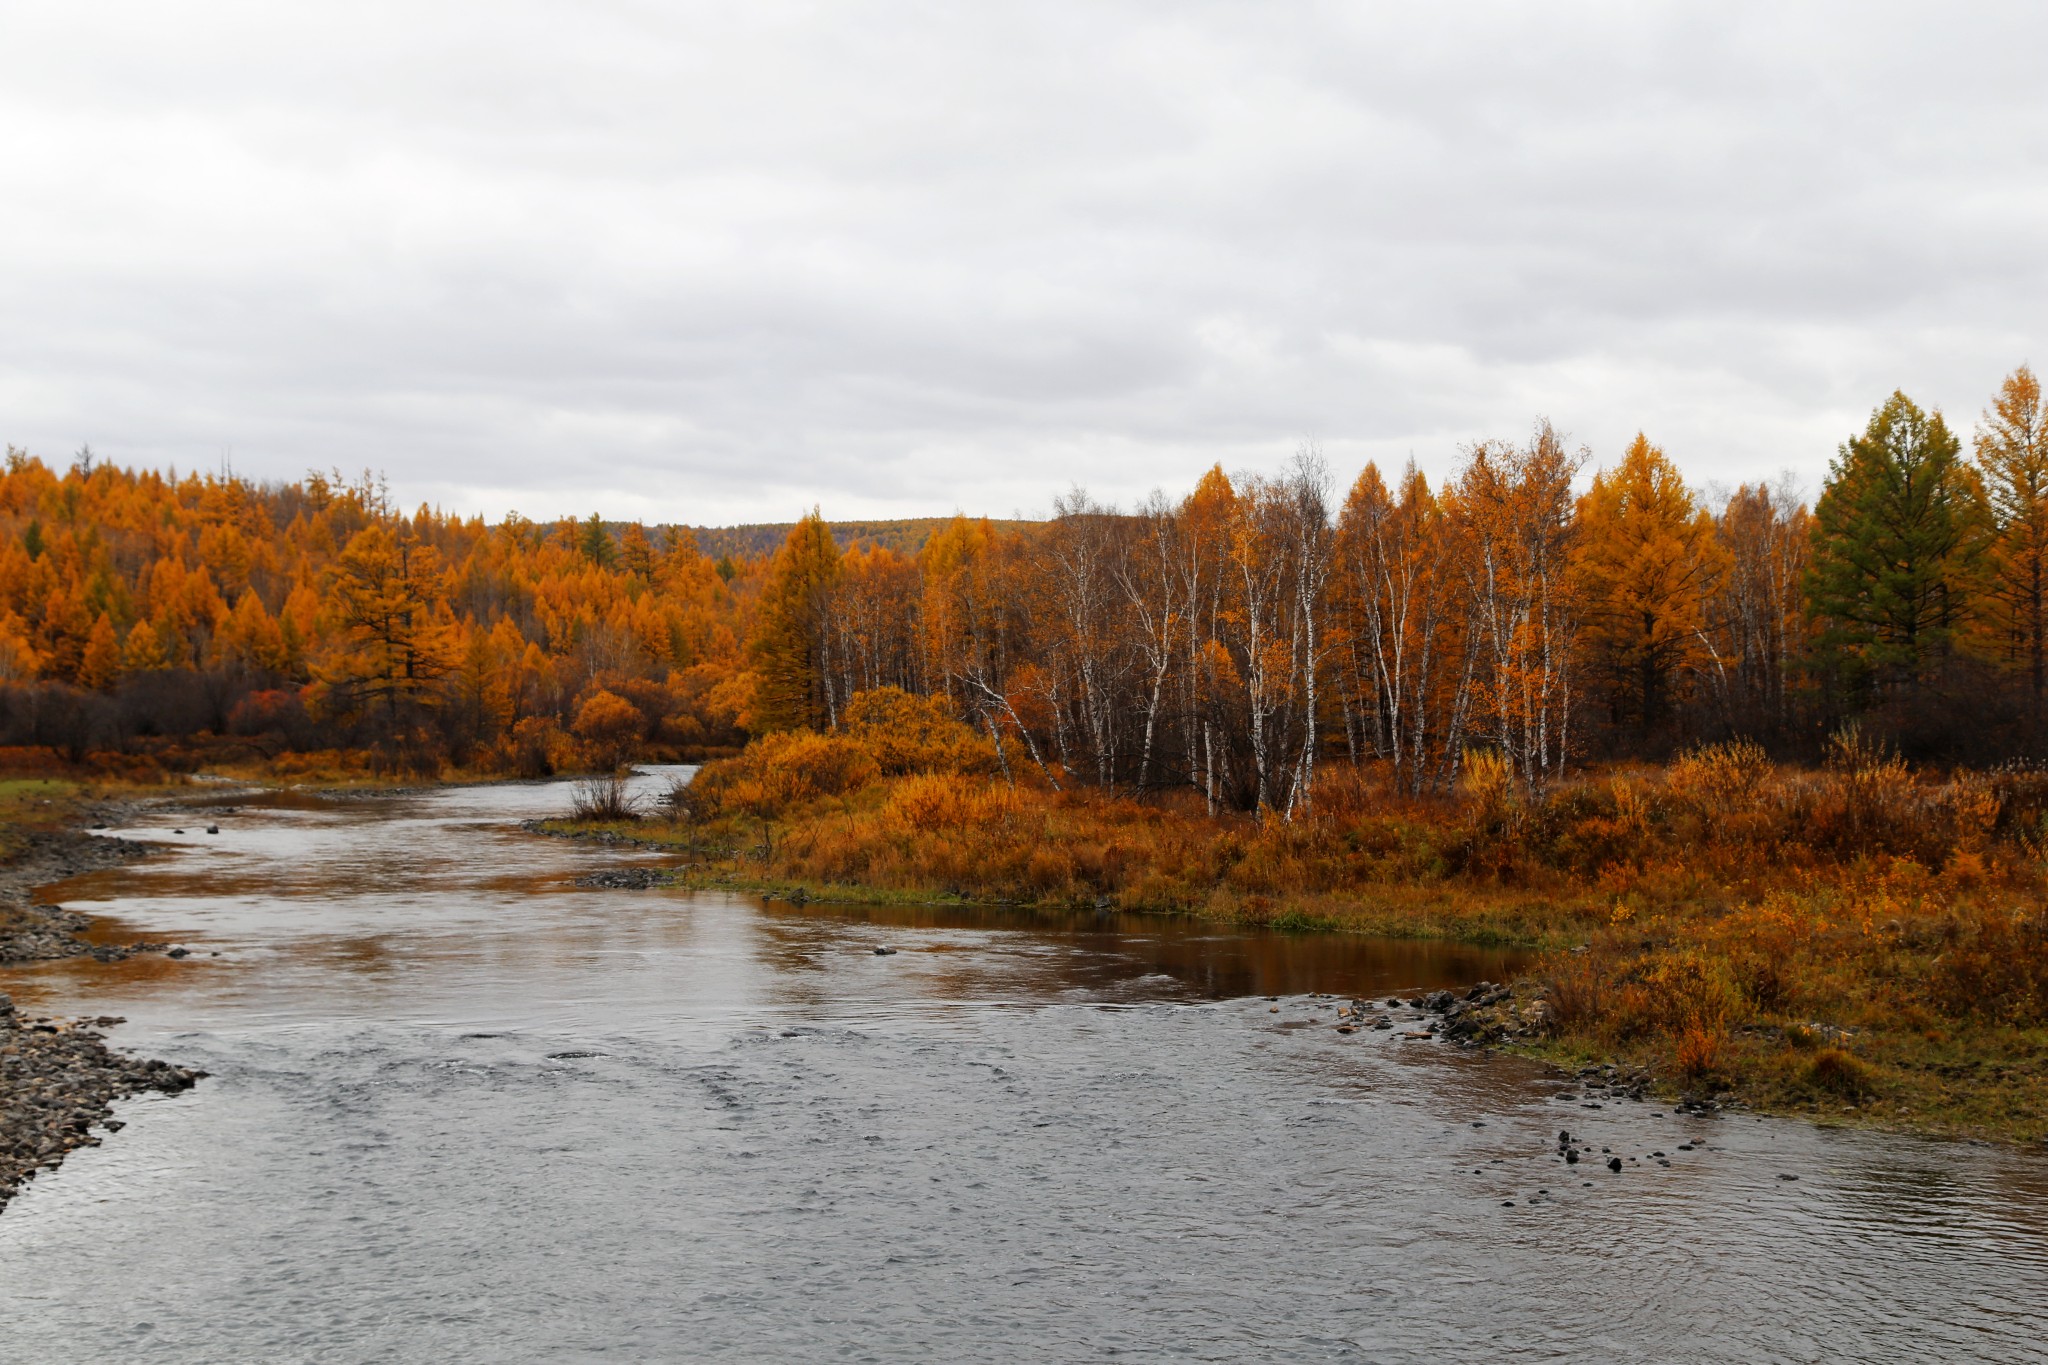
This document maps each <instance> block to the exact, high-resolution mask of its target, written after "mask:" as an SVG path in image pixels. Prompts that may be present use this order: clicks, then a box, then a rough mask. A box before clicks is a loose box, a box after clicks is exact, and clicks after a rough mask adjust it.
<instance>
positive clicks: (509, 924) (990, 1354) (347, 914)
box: [0, 774, 2048, 1362]
mask: <svg viewBox="0 0 2048 1365" xmlns="http://www.w3.org/2000/svg"><path fill="white" fill-rule="evenodd" d="M641 780H642V781H644V782H647V783H649V784H656V783H659V782H661V781H663V780H664V775H662V774H649V775H648V776H647V777H645V778H643V779H641ZM567 806H568V790H567V787H566V786H565V785H564V784H541V785H512V786H498V787H469V788H453V789H442V790H435V791H430V792H422V793H414V794H388V795H378V796H368V797H362V798H357V799H348V800H335V799H325V798H313V797H301V796H273V797H268V798H262V799H252V798H250V797H248V796H247V795H246V794H242V795H229V796H224V797H222V798H221V799H220V801H219V802H218V803H217V804H216V805H215V806H213V807H212V808H211V809H209V810H208V811H206V812H193V811H190V810H164V811H161V812H157V813H153V814H151V815H150V816H148V817H147V818H146V819H144V820H142V821H141V822H140V825H141V827H138V828H133V829H125V830H115V831H110V832H111V833H115V834H121V835H125V836H127V837H130V838H136V839H147V840H152V841H155V842H159V843H161V844H164V845H166V846H167V851H166V852H165V853H164V854H163V855H162V856H159V857H156V858H153V859H149V860H146V861H143V862H140V863H135V864H131V865H126V866H122V867H119V868H115V869H111V870H106V871H101V872H95V873H92V874H89V875H88V876H85V877H82V878H79V879H77V880H75V881H73V882H71V883H68V884H65V885H63V886H61V887H59V888H57V889H56V891H55V892H54V894H56V895H57V896H59V897H61V898H62V899H63V900H64V902H65V903H66V904H69V905H74V906H77V907H79V908H82V909H85V910H88V911H91V912H92V913H94V914H95V915H97V916H99V917H100V918H99V920H98V922H97V927H96V928H95V930H94V933H95V934H97V935H99V936H101V937H103V938H104V939H105V940H107V941H109V942H125V941H129V940H132V939H136V938H148V939H152V940H170V941H174V942H178V943H180V944H183V945H184V946H187V947H189V948H190V949H192V950H193V951H192V955H191V956H189V957H186V958H183V959H179V960H172V959H169V958H166V957H163V956H158V955H148V956H138V957H135V958H132V959H130V960H127V961H122V962H112V963H99V962H94V961H92V960H90V959H73V960H70V961H65V962H58V963H48V964H40V965H36V966H33V967H23V968H17V969H10V970H8V971H6V972H5V973H0V989H4V990H6V991H7V992H9V993H10V994H12V995H13V997H14V998H15V1000H16V1001H17V1003H18V1004H19V1005H20V1006H21V1007H22V1008H24V1009H30V1010H35V1011H38V1012H45V1013H55V1014H92V1015H100V1014H120V1015H126V1016H127V1017H128V1019H129V1021H130V1022H129V1023H128V1024H126V1025H125V1026H123V1027H121V1028H119V1029H116V1030H115V1031H114V1033H113V1039H114V1041H115V1042H116V1043H117V1044H119V1045H122V1046H125V1047H129V1048H132V1049H135V1050H138V1051H141V1052H144V1053H147V1054H148V1055H150V1056H157V1057H163V1058H166V1059H169V1060H171V1061H173V1062H175V1063H176V1064H178V1065H180V1066H188V1067H196V1068H200V1069H203V1070H205V1071H206V1072H208V1073H210V1079H208V1080H206V1081H205V1082H203V1083H202V1084H201V1085H200V1086H199V1087H198V1088H196V1089H194V1090H192V1091H189V1092H186V1093H184V1094H180V1095H175V1096H146V1097H141V1098H137V1099H134V1100H130V1101H126V1102H124V1103H123V1104H122V1106H121V1107H120V1117H121V1118H122V1119H123V1120H125V1121H126V1127H125V1128H124V1129H123V1130H122V1131H121V1132H120V1133H119V1134H118V1136H115V1137H112V1138H110V1139H109V1140H108V1141H107V1142H106V1143H105V1144H104V1145H102V1146H100V1147H98V1148H94V1149H89V1150H85V1151H81V1152H78V1153H75V1154H74V1155H72V1156H71V1157H70V1158H69V1159H68V1160H67V1161H66V1163H65V1164H64V1165H63V1167H62V1168H61V1169H60V1170H58V1171H56V1172H54V1173H46V1174H45V1175H43V1176H42V1177H41V1178H39V1179H38V1180H37V1181H35V1182H34V1183H33V1184H32V1185H30V1186H29V1187H28V1188H27V1190H26V1191H25V1192H24V1193H23V1195H22V1196H21V1197H20V1198H18V1199H17V1200H16V1201H15V1203H14V1204H13V1205H12V1206H10V1207H9V1208H8V1210H7V1211H6V1213H5V1215H4V1216H0V1267H4V1272H0V1359H7V1360H23V1361H30V1360H35V1361H60V1360H61V1361H70V1360H123V1361H159V1360H161V1361H221V1360H234V1359H248V1360H266V1361H280V1360H314V1359H317V1360H322V1361H329V1360H342V1361H354V1360H362V1361H369V1360H443V1359H478V1360H481V1359H490V1360H500V1361H506V1360H513V1361H516V1360H537V1361H538V1360H547V1361H560V1360H579V1359H585V1358H592V1357H597V1356H600V1355H602V1356H605V1357H607V1358H625V1359H650V1358H654V1359H661V1358H666V1359H699V1358H722V1359H760V1360H789V1359H801V1358H810V1359H835V1360H837V1359H846V1360H890V1359H906V1358H911V1359H933V1360H1006V1361H1007V1360H1019V1359H1049V1360H1067V1359H1073V1360H1096V1359H1101V1358H1105V1357H1108V1356H1111V1355H1116V1356H1119V1357H1123V1358H1133V1359H1162V1360H1187V1359H1218V1360H1225V1359H1228V1360H1239V1359H1250V1358H1274V1359H1283V1358H1284V1359H1303V1360H1318V1359H1321V1360H1358V1361H1366V1360H1415V1359H1424V1358H1429V1359H1442V1358H1451V1359H1457V1358H1461V1357H1463V1356H1465V1355H1468V1354H1473V1353H1483V1354H1484V1356H1485V1357H1486V1358H1488V1359H1503V1358H1505V1359H1545V1358H1556V1359H1599V1358H1606V1359H1617V1360H1687V1361H1721V1360H1726V1361H1743V1362H1754V1361H1766V1360H1799V1361H1809V1360H1810V1361H1831V1362H1832V1361H1851V1360H1871V1361H1877V1360H1883V1361H1896V1360H1908V1359H1913V1360H1985V1361H2018V1360H2023V1359H2030V1358H2031V1359H2039V1358H2041V1356H2042V1352H2043V1349H2044V1348H2043V1330H2044V1327H2048V1162H2044V1161H2043V1160H2041V1159H2040V1158H2038V1157H2032V1156H2028V1155H2022V1154H2016V1153H2011V1152H2007V1151H2001V1150H1997V1149H1993V1148H1988V1147H1980V1146H1971V1145H1964V1144H1945V1143H1936V1142H1928V1141H1919V1140H1908V1139H1900V1138H1892V1137H1884V1136H1876V1135H1870V1134H1862V1133H1856V1132H1850V1131H1843V1130H1825V1129H1818V1128H1814V1127H1811V1126H1808V1125H1804V1124H1801V1123H1797V1122H1789V1121H1776V1120H1772V1121H1760V1120H1758V1119H1755V1118H1753V1117H1748V1116H1740V1115H1723V1116H1699V1115H1690V1114H1679V1113H1676V1112H1673V1111H1671V1110H1669V1109H1667V1108H1666V1107H1664V1106H1662V1105H1659V1104H1657V1103H1656V1102H1654V1101H1645V1102H1633V1101H1629V1100H1626V1099H1621V1098H1613V1097H1611V1096H1610V1092H1608V1091H1607V1090H1605V1089H1603V1088H1596V1087H1594V1086H1592V1085H1590V1084H1589V1083H1588V1082H1587V1080H1585V1079H1581V1078H1570V1077H1562V1076H1558V1075H1556V1074H1554V1073H1546V1072H1544V1071H1542V1070H1541V1069H1539V1068H1537V1067H1535V1066H1534V1065H1532V1064H1529V1063H1527V1062H1523V1061H1520V1060H1516V1059H1513V1058H1508V1057H1501V1056H1493V1055H1487V1054H1483V1053H1477V1052H1467V1051H1462V1050H1459V1049H1457V1048H1455V1047H1452V1046H1450V1045H1447V1044H1444V1043H1441V1042H1438V1041H1436V1040H1434V1039H1429V1038H1411V1037H1407V1036H1405V1035H1407V1034H1409V1033H1411V1032H1419V1031H1420V1027H1419V1024H1420V1018H1421V1014H1420V1012H1419V1011H1416V1010H1413V1009H1411V1008H1409V1007H1407V1006H1405V1005H1403V1006H1401V1007H1399V1008H1396V1009H1393V1010H1387V1009H1386V1007H1385V1005H1384V1002H1385V1001H1386V1000H1387V999H1388V998H1390V997H1399V998H1401V999H1403V1000H1406V999H1410V998H1413V997H1414V996H1415V995H1417V994H1418V993H1419V992H1421V991H1423V990H1425V989H1430V988H1437V987H1443V986H1459V987H1463V986H1466V985H1469V984H1471V983H1473V982H1475V981H1478V980H1481V979H1487V978H1492V979H1498V978H1499V977H1500V976H1502V975H1503V974H1504V973H1506V972H1507V971H1508V970H1509V969H1510V968H1511V967H1512V966H1513V963H1512V962H1510V961H1509V960H1507V959H1506V958H1504V957H1503V956H1501V955H1499V954H1490V953H1485V952H1480V951H1475V950H1471V949H1461V948H1452V947H1443V946H1429V945H1419V944H1412V943H1407V944H1404V943H1385V942H1378V941H1374V940H1367V939H1359V938H1346V937H1342V936H1336V935H1327V936H1306V935H1297V936H1290V935H1284V934H1271V933H1256V932H1247V931H1241V930H1233V929H1220V928H1217V927H1215V926H1211V925H1199V924H1194V923H1190V922H1181V921H1173V920H1164V919H1137V918H1127V917H1120V916H1097V915H1093V914H1082V915H1077V916H1074V917H1072V918H1060V917H1047V916H1025V915H1022V914H1018V913H1012V912H1002V911H994V910H987V911H974V910H962V909H942V908H924V907H913V908H902V909H886V910H876V909H861V910H851V909H845V908H835V907H831V906H821V905H817V904H815V903H814V904H811V905H808V906H804V907H793V906H790V905H787V904H785V903H777V902H771V903H765V904H764V903H762V902H760V901H757V900H755V899H753V898H751V897H747V896H741V895H724V894H704V893H692V892H686V891H679V890H647V891H630V890H625V891H621V890H600V889H590V888H585V887H579V886H578V885H577V884H576V882H577V879H578V878H579V877H582V876H586V875H587V874H589V873H591V872H594V871H599V870H603V869H605V868H607V867H613V868H615V867H617V866H619V865H620V863H621V862H622V861H623V862H630V861H631V860H633V859H634V858H636V857H639V856H642V855H636V854H631V853H621V852H616V851H611V850H605V849H599V848H594V847H591V846H588V845H583V844H577V843H573V842H570V841H565V840H557V839H547V838H540V837H536V836H534V835H531V834H527V833H524V832H521V831H520V830H519V828H518V822H519V821H520V820H522V819H525V818H530V817H533V816H539V815H551V814H557V813H560V812H562V811H563V810H565V809H566V808H567ZM209 823H211V824H215V825H217V826H218V829H219V833H218V834H207V833H205V832H204V829H205V825H206V824H209ZM179 829H182V830H183V831H184V832H183V833H182V834H180V833H176V832H174V831H175V830H179ZM878 948H890V949H895V950H896V951H895V952H893V953H888V954H881V953H877V951H876V950H877V949H878ZM216 953H217V954H218V956H214V954H216ZM1269 997H1271V998H1269ZM1354 997H1358V998H1367V999H1374V1000H1378V1001H1381V1002H1382V1004H1381V1008H1380V1011H1379V1012H1382V1013H1390V1014H1392V1015H1393V1016H1394V1018H1395V1021H1396V1026H1395V1027H1393V1028H1388V1029H1373V1028H1370V1027H1368V1028H1364V1029H1360V1030H1356V1031H1353V1032H1339V1031H1338V1029H1337V1027H1336V1024H1337V1022H1338V1020H1337V1009H1338V1007H1339V1006H1340V1005H1342V1004H1344V1003H1345V1002H1348V1001H1349V1000H1351V999H1352V998H1354ZM1561 1131H1562V1132H1569V1133H1570V1134H1571V1143H1570V1145H1571V1147H1572V1148H1573V1150H1574V1151H1575V1152H1579V1153H1582V1154H1583V1159H1581V1160H1580V1161H1578V1162H1576V1163H1567V1162H1566V1161H1565V1160H1564V1159H1563V1158H1562V1156H1561V1155H1560V1149H1559V1134H1560V1132H1561ZM1614 1158H1619V1160H1620V1164H1621V1169H1620V1170H1619V1171H1618V1172H1617V1171H1613V1170H1611V1169H1609V1165H1608V1163H1609V1162H1610V1161H1611V1160H1612V1159H1614ZM1787 1177H1796V1178H1787Z"/></svg>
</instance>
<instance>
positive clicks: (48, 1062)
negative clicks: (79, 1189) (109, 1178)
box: [0, 995, 206, 1208]
mask: <svg viewBox="0 0 2048 1365" xmlns="http://www.w3.org/2000/svg"><path fill="white" fill-rule="evenodd" d="M120 1022H121V1021H120V1020H119V1019H116V1018H112V1017H107V1016H103V1017H101V1018H98V1019H79V1020H62V1019H41V1018H31V1017H28V1016H26V1015H23V1014H21V1013H20V1012H19V1011H17V1010H16V1009H15V1008H14V1002H13V1001H12V1000H10V999H9V998H8V997H7V996H5V995H0V1208H4V1207H6V1205H7V1201H8V1200H9V1199H11V1198H13V1197H14V1195H15V1193H16V1192H17V1191H19V1190H20V1188H21V1186H22V1185H23V1184H24V1183H26V1182H27V1181H28V1180H30V1179H32V1178H33V1177H34V1176H35V1173H36V1172H37V1171H38V1170H42V1169H44V1168H46V1167H53V1166H55V1165H57V1163H58V1162H60V1161H62V1160H63V1159H64V1155H65V1153H67V1152H69V1151H71V1150H72V1149H74V1148H77V1147H97V1146H98V1145H99V1141H100V1140H99V1139H98V1138H97V1137H94V1136H93V1134H92V1131H91V1130H92V1127H93V1125H94V1124H100V1125H101V1126H102V1127H104V1128H105V1129H106V1131H108V1132H113V1131H115V1130H116V1129H118V1128H120V1127H121V1124H120V1121H119V1120H117V1119H114V1118H112V1117H111V1115H112V1113H113V1110H112V1105H113V1102H114V1101H115V1100H117V1099H121V1098H123V1097H124V1096H128V1095H135V1094H140V1093H141V1092H143V1091H145V1090H160V1091H163V1092H164V1093H166V1094H176V1093H177V1092H179V1091H181V1090H188V1089H190V1088H191V1087H192V1085H193V1083H194V1082H195V1081H197V1080H198V1079H199V1078H200V1077H202V1076H204V1075H205V1074H206V1073H205V1072H203V1071H191V1070H187V1069H186V1068H184V1067H177V1066H172V1065H170V1064H169V1063H168V1062H158V1061H149V1060H145V1059H143V1058H140V1057H127V1056H123V1055H122V1054H120V1053H118V1052H113V1051H110V1050H109V1049H108V1048H107V1045H106V1043H105V1041H104V1040H103V1039H102V1037H101V1035H100V1034H99V1033H98V1032H96V1029H98V1028H108V1027H111V1026H113V1025H114V1024H118V1023H120Z"/></svg>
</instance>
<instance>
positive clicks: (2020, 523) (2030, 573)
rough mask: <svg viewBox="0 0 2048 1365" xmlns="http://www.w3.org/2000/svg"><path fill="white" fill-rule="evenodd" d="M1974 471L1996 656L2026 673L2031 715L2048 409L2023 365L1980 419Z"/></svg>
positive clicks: (2044, 676) (2043, 633)
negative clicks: (1982, 498) (1984, 505)
mask: <svg viewBox="0 0 2048 1365" xmlns="http://www.w3.org/2000/svg"><path fill="white" fill-rule="evenodd" d="M1977 467H1978V469H1979V471H1980V472H1981V475H1982V477H1983V481H1984V491H1985V495H1986V497H1987V499H1988V500H1989V503H1990V508H1991V517H1992V524H1993V527H1994V531H1993V537H1992V542H1991V553H1990V569H1991V582H1992V589H1991V595H1992V600H1993V602H1994V603H1995V604H1996V611H1997V617H1998V620H1997V626H1998V628H1999V630H2000V633H2001V635H2002V636H2003V640H2002V641H2001V643H2002V645H2003V652H2004V654H2005V656H2006V658H2007V659H2008V660H2009V661H2011V662H2012V663H2015V664H2017V665H2018V666H2019V667H2020V668H2022V669H2023V670H2024V671H2025V673H2026V675H2027V681H2028V685H2029V686H2030V687H2031V689H2032V691H2033V701H2034V705H2035V707H2036V709H2038V708H2039V707H2040V705H2041V702H2042V696H2043V689H2044V687H2048V408H2044V407H2043V406H2042V403H2041V382H2040V380H2038V379H2036V378H2035V377H2034V372H2033V371H2032V370H2030V369H2028V368H2027V367H2026V366H2025V365H2022V366H2020V367H2019V368H2018V369H2017V370H2014V371H2013V372H2012V373H2011V374H2009V375H2007V376H2006V378H2005V382H2004V383H2003V384H2001V385H2000V386H1999V390H1998V394H1997V396H1996V397H1994V398H1993V399H1992V400H1991V407H1990V408H1989V409H1988V410H1987V411H1986V412H1985V413H1984V418H1983V422H1982V423H1981V425H1979V427H1978V428H1977Z"/></svg>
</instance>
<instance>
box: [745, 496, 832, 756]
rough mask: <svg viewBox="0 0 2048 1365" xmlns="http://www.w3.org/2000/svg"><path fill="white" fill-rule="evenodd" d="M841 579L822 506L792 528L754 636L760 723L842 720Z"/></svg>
mask: <svg viewBox="0 0 2048 1365" xmlns="http://www.w3.org/2000/svg"><path fill="white" fill-rule="evenodd" d="M838 580H839V543H838V542H837V541H836V540H834V539H833V538H832V528H831V527H829V526H827V525H826V524H825V520H824V518H823V517H821V516H819V515H818V511H817V509H816V508H813V509H811V511H810V513H809V514H808V515H806V516H805V517H804V518H803V520H801V521H799V522H798V523H797V524H796V525H795V526H794V527H792V528H790V532H789V536H788V538H787V539H785V540H784V541H783V542H782V548H780V549H779V550H777V551H776V552H775V559H774V562H773V563H772V564H770V566H769V569H768V582H767V585H766V587H765V588H764V589H763V591H762V594H761V604H760V612H759V615H758V616H757V617H756V619H755V623H754V637H753V639H752V641H751V642H750V648H749V652H750V654H751V655H752V659H753V666H754V673H755V675H756V676H757V677H758V679H759V684H758V690H757V692H756V695H755V699H754V708H753V720H754V728H755V729H756V730H757V731H760V732H764V733H765V732H767V731H771V730H803V729H829V728H831V727H832V726H833V725H834V723H835V721H836V719H837V714H836V713H837V708H836V706H835V701H836V700H837V699H835V698H834V696H833V694H832V685H831V682H832V680H831V677H830V662H831V661H830V658H829V656H828V647H829V641H830V633H829V631H828V625H829V621H828V613H829V611H830V607H831V600H832V589H833V588H834V586H835V585H836V584H837V583H838Z"/></svg>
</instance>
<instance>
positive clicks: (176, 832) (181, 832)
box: [171, 829, 185, 834]
mask: <svg viewBox="0 0 2048 1365" xmlns="http://www.w3.org/2000/svg"><path fill="white" fill-rule="evenodd" d="M184 832H185V831H184V830H182V829H174V830H172V831H171V833H173V834H183V833H184Z"/></svg>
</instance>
